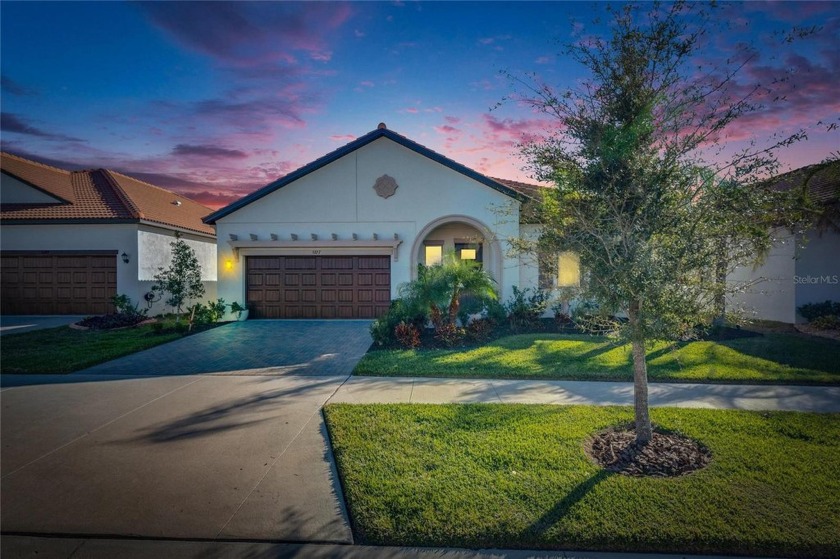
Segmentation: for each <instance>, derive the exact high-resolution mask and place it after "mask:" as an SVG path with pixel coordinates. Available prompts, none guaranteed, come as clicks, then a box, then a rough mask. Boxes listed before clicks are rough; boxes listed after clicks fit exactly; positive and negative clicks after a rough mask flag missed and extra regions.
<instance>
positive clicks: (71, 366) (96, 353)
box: [0, 325, 183, 374]
mask: <svg viewBox="0 0 840 559" xmlns="http://www.w3.org/2000/svg"><path fill="white" fill-rule="evenodd" d="M181 337H183V334H180V333H177V332H164V333H160V334H157V333H154V332H153V331H152V327H151V325H143V326H138V327H136V328H124V329H120V330H74V329H72V328H68V327H67V326H61V327H59V328H47V329H44V330H35V331H32V332H24V333H21V334H9V335H6V336H3V337H2V339H0V372H2V373H17V374H41V373H71V372H73V371H79V370H81V369H85V368H87V367H91V366H93V365H96V364H98V363H103V362H105V361H110V360H112V359H116V358H117V357H122V356H123V355H128V354H131V353H135V352H137V351H141V350H143V349H148V348H150V347H154V346H157V345H160V344H165V343H167V342H171V341H173V340H177V339H179V338H181Z"/></svg>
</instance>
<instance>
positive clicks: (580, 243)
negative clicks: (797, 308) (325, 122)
mask: <svg viewBox="0 0 840 559" xmlns="http://www.w3.org/2000/svg"><path fill="white" fill-rule="evenodd" d="M644 8H645V9H646V11H644V10H643V9H642V8H640V7H639V6H634V5H626V6H623V7H621V8H618V9H612V8H608V10H610V13H611V16H612V22H611V24H612V25H611V27H610V29H611V36H610V37H609V38H608V39H600V38H594V39H589V40H584V41H582V42H580V43H576V44H573V45H570V46H568V47H567V54H568V55H569V56H570V57H572V58H573V59H574V60H576V61H577V62H579V63H581V64H582V65H583V66H584V67H585V68H586V69H587V70H588V72H589V75H590V77H589V79H588V81H586V82H585V83H583V84H582V85H581V86H580V87H578V88H575V89H570V90H568V91H565V92H563V93H558V92H555V91H554V90H553V89H552V88H551V87H549V86H547V85H544V84H540V83H536V82H533V81H532V82H526V81H524V80H519V81H520V83H523V84H524V85H526V87H528V94H527V95H525V96H522V97H520V99H519V100H520V101H525V102H527V103H530V104H531V105H532V106H533V107H535V108H537V109H538V110H540V111H543V112H545V113H547V114H549V115H550V116H552V117H553V118H555V119H556V120H557V122H558V130H559V133H558V134H557V135H555V136H552V137H550V138H547V139H544V140H543V141H541V142H534V143H531V144H529V145H526V146H525V148H524V153H525V155H526V157H527V158H528V160H529V162H530V163H531V165H532V167H533V169H534V170H535V174H536V177H537V178H538V179H539V180H542V181H546V182H551V183H553V184H554V185H555V186H556V188H552V189H546V190H545V193H544V197H543V200H542V207H541V208H540V210H541V211H540V213H541V216H540V217H541V222H542V223H543V226H544V228H543V232H542V234H541V236H540V238H539V241H538V242H537V247H535V248H537V249H538V250H540V251H541V252H554V253H557V252H560V251H574V252H576V253H577V254H578V255H579V257H580V264H581V267H582V268H584V269H586V270H587V271H588V274H589V280H588V282H587V283H586V286H585V288H583V294H582V296H583V297H584V298H585V299H589V300H592V301H594V302H595V303H596V304H597V305H598V307H599V309H600V311H601V312H602V313H604V314H609V315H614V314H623V313H626V316H627V321H626V322H625V323H623V324H622V325H621V327H620V331H619V334H620V335H621V336H622V337H623V339H625V340H628V341H629V342H630V343H631V346H632V360H633V378H634V392H635V401H634V404H635V427H636V443H637V445H639V446H641V445H644V444H646V443H647V442H648V441H649V440H650V439H651V437H652V429H651V423H650V417H649V413H648V386H647V365H646V359H645V355H646V347H647V344H648V342H649V341H650V340H653V339H675V338H679V337H681V336H685V335H686V334H687V333H688V332H689V331H690V330H691V329H692V328H693V327H695V326H696V325H697V324H699V323H703V322H707V321H708V320H709V319H710V318H711V317H712V316H713V314H714V311H715V305H714V302H715V301H718V302H720V300H721V297H722V294H723V290H725V289H726V284H725V282H722V281H720V280H721V278H722V277H725V274H726V271H727V270H728V269H730V268H731V267H733V266H734V265H736V264H744V263H746V262H754V261H755V260H756V259H757V258H760V257H761V255H763V254H765V253H766V252H767V250H768V249H769V247H770V246H771V244H772V240H773V239H772V236H771V230H772V226H774V225H779V224H781V221H780V220H782V221H785V222H787V221H791V220H793V221H795V218H796V216H795V215H793V214H791V213H787V212H786V209H788V208H789V207H790V206H789V205H788V204H787V201H786V198H785V196H784V194H783V193H780V192H778V191H776V190H774V189H772V188H769V187H768V186H767V183H766V182H762V179H765V178H766V177H767V174H768V173H772V172H773V171H774V170H775V169H776V163H775V159H774V154H775V150H776V148H779V147H781V146H783V145H786V144H789V143H792V142H794V141H796V140H797V139H798V138H800V137H802V136H803V133H802V132H800V133H797V134H794V135H793V136H790V137H787V138H783V139H781V140H779V141H776V142H772V144H773V145H771V146H769V147H764V148H763V149H747V150H744V151H742V152H740V153H738V154H736V155H735V156H733V157H732V159H731V160H729V161H728V162H726V163H724V164H716V163H714V162H712V161H707V160H704V158H703V155H702V149H701V148H703V147H705V146H709V145H714V144H715V143H716V142H717V141H718V139H719V138H720V137H721V134H722V133H723V132H724V131H725V130H726V129H727V127H728V126H729V125H730V124H732V123H733V122H734V121H735V120H737V119H738V118H739V117H742V116H744V115H746V114H749V113H751V112H753V111H755V110H756V109H758V108H759V105H758V103H757V102H756V101H755V100H754V98H755V96H761V95H764V94H765V90H764V89H760V88H759V87H758V86H756V87H755V88H752V89H750V90H748V91H746V92H744V90H743V87H742V86H739V84H736V83H735V80H734V77H735V76H736V74H737V73H738V70H739V69H740V68H742V67H743V65H744V64H745V63H746V59H742V60H740V62H739V63H738V64H737V65H736V66H735V67H734V68H726V67H724V68H716V69H714V70H711V71H708V70H706V69H701V70H700V71H698V67H697V64H696V60H695V57H696V56H697V55H698V54H699V51H700V50H701V48H702V44H703V40H704V34H705V33H707V31H708V29H709V26H710V25H713V23H714V20H713V19H712V18H711V16H710V14H709V12H708V11H704V10H701V9H699V6H698V5H696V4H693V3H684V2H676V3H673V4H653V5H644ZM710 9H712V10H713V9H714V5H713V6H712V7H711V8H710ZM736 86H738V87H736ZM782 218H784V219H782ZM722 253H725V254H722Z"/></svg>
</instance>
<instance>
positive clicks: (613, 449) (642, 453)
mask: <svg viewBox="0 0 840 559" xmlns="http://www.w3.org/2000/svg"><path fill="white" fill-rule="evenodd" d="M584 448H585V450H586V454H587V455H588V456H589V457H590V458H591V459H592V460H594V461H595V463H597V464H598V465H599V466H601V467H602V468H604V469H606V470H607V471H610V472H615V473H619V474H623V475H627V476H635V477H646V476H651V477H677V476H682V475H685V474H690V473H691V472H695V471H697V470H700V469H703V468H705V467H706V466H707V465H708V464H709V462H711V460H712V453H711V451H709V449H708V448H706V447H705V446H703V445H702V444H701V443H699V442H697V441H695V440H694V439H690V438H688V437H684V436H682V435H678V434H676V433H669V432H665V431H663V430H659V429H657V428H656V427H654V432H653V437H652V438H651V440H650V442H649V443H648V444H646V445H645V446H643V447H642V448H637V446H636V432H635V430H633V429H632V428H628V427H626V426H621V427H611V428H609V429H606V430H604V431H601V432H599V433H596V434H595V435H594V436H592V437H590V438H589V439H588V440H587V441H586V443H585V444H584Z"/></svg>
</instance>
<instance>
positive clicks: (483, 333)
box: [466, 318, 497, 344]
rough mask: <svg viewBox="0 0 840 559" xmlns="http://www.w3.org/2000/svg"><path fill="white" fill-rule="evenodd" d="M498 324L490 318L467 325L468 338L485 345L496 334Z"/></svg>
mask: <svg viewBox="0 0 840 559" xmlns="http://www.w3.org/2000/svg"><path fill="white" fill-rule="evenodd" d="M496 326H497V323H496V322H495V321H493V320H492V319H490V318H477V319H475V320H473V321H472V322H470V323H469V324H467V333H466V337H467V339H468V340H469V341H471V342H475V343H479V344H480V343H484V342H486V341H488V340H489V339H491V338H492V337H493V334H495V331H496Z"/></svg>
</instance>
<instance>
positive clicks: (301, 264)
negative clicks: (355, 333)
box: [246, 256, 391, 318]
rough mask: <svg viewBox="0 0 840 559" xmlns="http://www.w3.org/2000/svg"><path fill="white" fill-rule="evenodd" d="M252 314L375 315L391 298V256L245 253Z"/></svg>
mask: <svg viewBox="0 0 840 559" xmlns="http://www.w3.org/2000/svg"><path fill="white" fill-rule="evenodd" d="M246 270H247V274H248V297H247V299H248V308H249V309H250V312H251V317H252V318H376V317H379V316H381V315H383V314H384V313H385V312H386V311H387V310H388V305H389V303H390V301H391V257H390V256H249V257H247V259H246Z"/></svg>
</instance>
